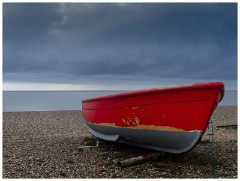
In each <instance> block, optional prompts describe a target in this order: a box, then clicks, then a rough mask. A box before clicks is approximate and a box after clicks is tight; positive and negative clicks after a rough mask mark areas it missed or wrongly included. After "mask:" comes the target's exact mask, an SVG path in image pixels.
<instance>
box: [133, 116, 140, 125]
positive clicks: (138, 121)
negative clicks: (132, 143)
mask: <svg viewBox="0 0 240 181" xmlns="http://www.w3.org/2000/svg"><path fill="white" fill-rule="evenodd" d="M134 123H136V125H139V124H140V120H139V119H138V117H135V118H134Z"/></svg>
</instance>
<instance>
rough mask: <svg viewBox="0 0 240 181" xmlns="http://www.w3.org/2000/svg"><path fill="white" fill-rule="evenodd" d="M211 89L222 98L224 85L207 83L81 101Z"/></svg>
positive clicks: (130, 92) (124, 93) (144, 90)
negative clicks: (220, 92)
mask: <svg viewBox="0 0 240 181" xmlns="http://www.w3.org/2000/svg"><path fill="white" fill-rule="evenodd" d="M212 88H218V89H222V96H221V97H223V96H224V84H223V83H222V82H207V83H197V84H189V85H179V86H173V87H162V88H161V87H160V88H152V89H143V90H136V91H129V92H123V93H118V94H111V95H106V96H99V97H94V98H89V99H85V100H82V103H88V102H95V101H103V100H113V99H121V98H127V97H136V96H144V95H150V94H157V93H165V92H168V93H169V92H180V91H191V90H201V89H212ZM219 102H220V101H219Z"/></svg>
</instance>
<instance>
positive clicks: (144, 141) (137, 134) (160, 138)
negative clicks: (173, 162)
mask: <svg viewBox="0 0 240 181" xmlns="http://www.w3.org/2000/svg"><path fill="white" fill-rule="evenodd" d="M87 125H88V130H89V132H90V133H92V134H93V135H95V136H96V137H99V138H101V139H104V140H107V141H118V142H122V143H126V144H131V145H135V146H140V147H145V148H150V149H154V150H158V151H164V152H169V153H184V152H187V151H189V150H191V149H192V148H194V146H195V145H196V144H197V143H198V141H199V139H201V137H202V132H200V131H189V132H187V131H186V132H174V131H160V130H144V129H131V128H114V127H110V126H100V125H96V124H91V123H87Z"/></svg>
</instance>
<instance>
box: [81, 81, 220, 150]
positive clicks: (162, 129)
mask: <svg viewBox="0 0 240 181" xmlns="http://www.w3.org/2000/svg"><path fill="white" fill-rule="evenodd" d="M223 96H224V85H223V83H221V82H210V83H200V84H192V85H184V86H177V87H171V88H160V89H159V88H155V89H148V90H140V91H132V92H126V93H120V94H114V95H108V96H101V97H96V98H92V99H86V100H83V101H82V110H83V117H84V119H85V121H86V123H87V125H88V127H89V131H90V132H91V133H92V134H94V135H95V136H98V137H100V138H102V139H106V140H112V141H119V140H120V141H121V142H126V143H130V144H136V145H138V146H143V147H148V148H152V149H156V150H162V151H167V152H172V153H182V152H186V151H189V150H190V149H192V148H193V147H194V146H195V145H196V144H197V142H198V141H199V140H200V139H201V136H202V134H203V133H204V132H205V130H206V128H207V125H208V120H209V118H210V116H211V115H212V113H213V111H214V109H215V108H216V106H217V104H218V103H219V102H220V101H221V100H222V98H223ZM138 135H139V136H138ZM179 136H180V137H181V136H182V139H185V141H183V142H182V143H181V138H179ZM172 137H175V138H174V139H173V138H172ZM185 137H186V138H185ZM163 139H164V140H163ZM186 140H187V142H189V143H185V142H186ZM138 143H139V144H138ZM181 145H183V146H181Z"/></svg>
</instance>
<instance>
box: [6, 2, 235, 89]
mask: <svg viewBox="0 0 240 181" xmlns="http://www.w3.org/2000/svg"><path fill="white" fill-rule="evenodd" d="M202 81H223V82H224V83H225V84H226V86H227V88H228V89H236V88H237V3H228V4H226V3H219V4H217V3H194V4H186V3H179V4H175V3H169V4H168V3H147V4H143V3H133V4H132V3H127V4H123V3H121V4H117V3H100V4H94V3H90V4H87V3H69V4H62V3H45V4H44V3H40V4H39V3H4V4H3V89H4V90H24V89H25V90H33V89H34V90H43V89H56V90H61V89H121V90H123V89H138V88H146V87H158V86H165V85H173V84H185V83H195V82H202Z"/></svg>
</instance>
